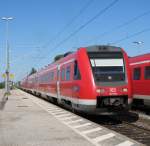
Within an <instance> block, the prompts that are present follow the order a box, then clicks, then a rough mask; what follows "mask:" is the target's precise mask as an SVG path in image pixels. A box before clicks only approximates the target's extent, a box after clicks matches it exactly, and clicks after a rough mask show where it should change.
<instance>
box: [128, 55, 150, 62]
mask: <svg viewBox="0 0 150 146" xmlns="http://www.w3.org/2000/svg"><path fill="white" fill-rule="evenodd" d="M129 60H130V62H131V63H133V62H140V61H146V60H150V53H147V54H142V55H138V56H134V57H129Z"/></svg>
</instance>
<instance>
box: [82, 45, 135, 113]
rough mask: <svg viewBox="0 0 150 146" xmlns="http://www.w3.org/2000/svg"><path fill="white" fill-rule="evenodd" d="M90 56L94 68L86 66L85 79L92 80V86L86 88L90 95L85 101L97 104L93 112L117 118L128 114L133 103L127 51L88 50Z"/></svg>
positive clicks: (88, 48)
mask: <svg viewBox="0 0 150 146" xmlns="http://www.w3.org/2000/svg"><path fill="white" fill-rule="evenodd" d="M86 54H87V58H88V61H89V66H90V67H88V65H87V66H86V65H85V64H86V63H84V66H82V68H84V69H85V66H86V68H88V69H89V71H87V72H86V74H84V75H83V78H82V79H83V80H85V82H87V81H86V80H87V79H88V80H89V82H88V85H85V86H84V87H85V88H86V89H85V91H86V93H83V94H86V95H84V97H89V96H90V98H89V99H91V100H93V101H94V100H95V105H93V107H92V106H91V108H90V110H89V112H90V111H91V112H95V114H97V113H98V114H114V113H118V112H122V111H127V110H128V109H129V107H130V104H131V102H132V92H131V77H130V70H129V62H128V57H127V54H126V53H125V52H124V51H123V49H121V48H119V47H113V46H92V47H87V48H86ZM80 58H81V57H80ZM85 60H86V59H85ZM88 69H87V70H88ZM81 76H82V75H81ZM89 107H90V106H89ZM92 109H93V110H92ZM87 110H88V108H87Z"/></svg>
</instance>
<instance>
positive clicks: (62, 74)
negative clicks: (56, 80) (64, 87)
mask: <svg viewBox="0 0 150 146" xmlns="http://www.w3.org/2000/svg"><path fill="white" fill-rule="evenodd" d="M61 80H65V69H64V68H63V69H62V70H61Z"/></svg>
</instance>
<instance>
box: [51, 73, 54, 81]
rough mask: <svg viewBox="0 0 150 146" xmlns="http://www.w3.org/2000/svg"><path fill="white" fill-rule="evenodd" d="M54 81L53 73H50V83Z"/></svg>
mask: <svg viewBox="0 0 150 146" xmlns="http://www.w3.org/2000/svg"><path fill="white" fill-rule="evenodd" d="M53 80H54V72H50V81H53Z"/></svg>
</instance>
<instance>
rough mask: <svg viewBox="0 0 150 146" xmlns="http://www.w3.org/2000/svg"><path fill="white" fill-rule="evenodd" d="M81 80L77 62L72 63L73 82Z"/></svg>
mask: <svg viewBox="0 0 150 146" xmlns="http://www.w3.org/2000/svg"><path fill="white" fill-rule="evenodd" d="M80 79H81V75H80V71H79V68H78V63H77V61H75V62H74V80H80Z"/></svg>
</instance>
